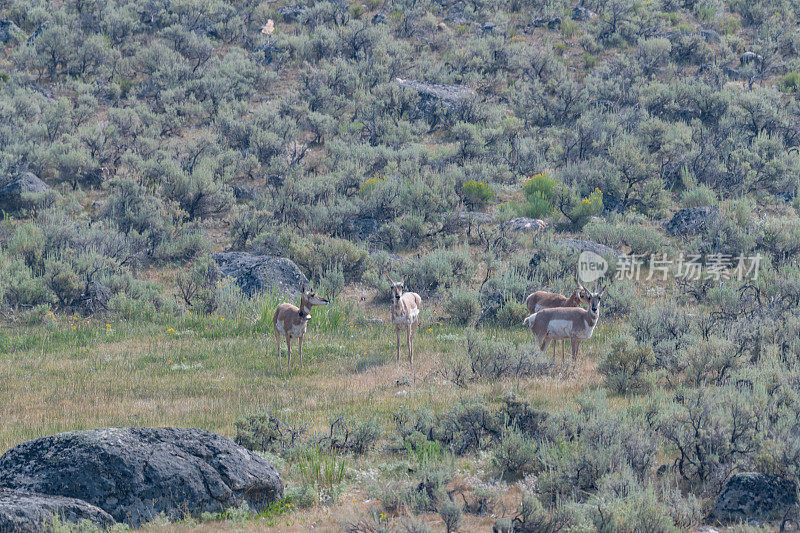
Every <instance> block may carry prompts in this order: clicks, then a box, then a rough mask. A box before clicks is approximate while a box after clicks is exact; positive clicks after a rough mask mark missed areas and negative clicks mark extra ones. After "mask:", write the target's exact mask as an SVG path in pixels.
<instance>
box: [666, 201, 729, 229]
mask: <svg viewBox="0 0 800 533" xmlns="http://www.w3.org/2000/svg"><path fill="white" fill-rule="evenodd" d="M717 212H718V210H717V208H716V207H710V206H701V207H687V208H684V209H681V210H680V211H678V212H677V213H675V216H673V217H672V219H670V221H669V222H667V223H666V225H665V229H666V230H667V232H668V233H669V234H670V235H672V236H677V235H681V236H682V235H697V234H698V233H703V232H704V231H706V228H707V227H708V223H709V222H710V221H711V220H712V219H713V218H714V217H715V216H716V215H717Z"/></svg>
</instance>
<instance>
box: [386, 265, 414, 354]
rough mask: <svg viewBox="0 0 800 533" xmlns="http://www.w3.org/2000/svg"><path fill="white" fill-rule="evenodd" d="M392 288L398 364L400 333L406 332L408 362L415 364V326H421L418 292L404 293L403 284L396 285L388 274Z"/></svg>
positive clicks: (393, 321) (387, 277) (393, 322)
mask: <svg viewBox="0 0 800 533" xmlns="http://www.w3.org/2000/svg"><path fill="white" fill-rule="evenodd" d="M386 279H388V280H389V283H391V286H392V324H394V330H395V334H396V335H397V362H398V363H399V362H400V331H402V330H405V331H406V338H407V340H408V362H409V364H413V363H414V326H419V310H420V301H421V300H420V297H419V294H417V293H416V292H403V282H402V281H401V282H400V283H395V282H394V281H392V278H390V277H389V274H386Z"/></svg>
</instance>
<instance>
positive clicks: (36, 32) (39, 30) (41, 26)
mask: <svg viewBox="0 0 800 533" xmlns="http://www.w3.org/2000/svg"><path fill="white" fill-rule="evenodd" d="M49 25H50V21H49V20H46V21H44V22H42V23H41V24H39V27H38V28H36V29H35V30H33V33H31V36H30V37H28V40H27V41H25V44H28V45H30V44H33V41H35V40H36V38H37V37H39V36H40V35H41V34H42V32H43V31H44V30H46V29H47V27H48V26H49Z"/></svg>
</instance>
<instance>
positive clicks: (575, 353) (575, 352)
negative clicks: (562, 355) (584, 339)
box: [569, 339, 581, 363]
mask: <svg viewBox="0 0 800 533" xmlns="http://www.w3.org/2000/svg"><path fill="white" fill-rule="evenodd" d="M569 342H570V344H572V360H573V361H575V362H576V363H577V362H578V348H579V347H580V345H581V341H580V340H579V339H571V340H570V341H569Z"/></svg>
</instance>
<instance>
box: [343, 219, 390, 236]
mask: <svg viewBox="0 0 800 533" xmlns="http://www.w3.org/2000/svg"><path fill="white" fill-rule="evenodd" d="M382 224H383V223H382V222H381V221H380V220H378V219H377V218H370V217H363V218H354V219H352V220H350V226H351V227H350V234H351V235H353V236H356V237H358V238H359V239H366V238H368V237H370V236H372V235H374V234H375V233H377V232H378V230H379V229H380V228H381V225H382Z"/></svg>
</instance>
